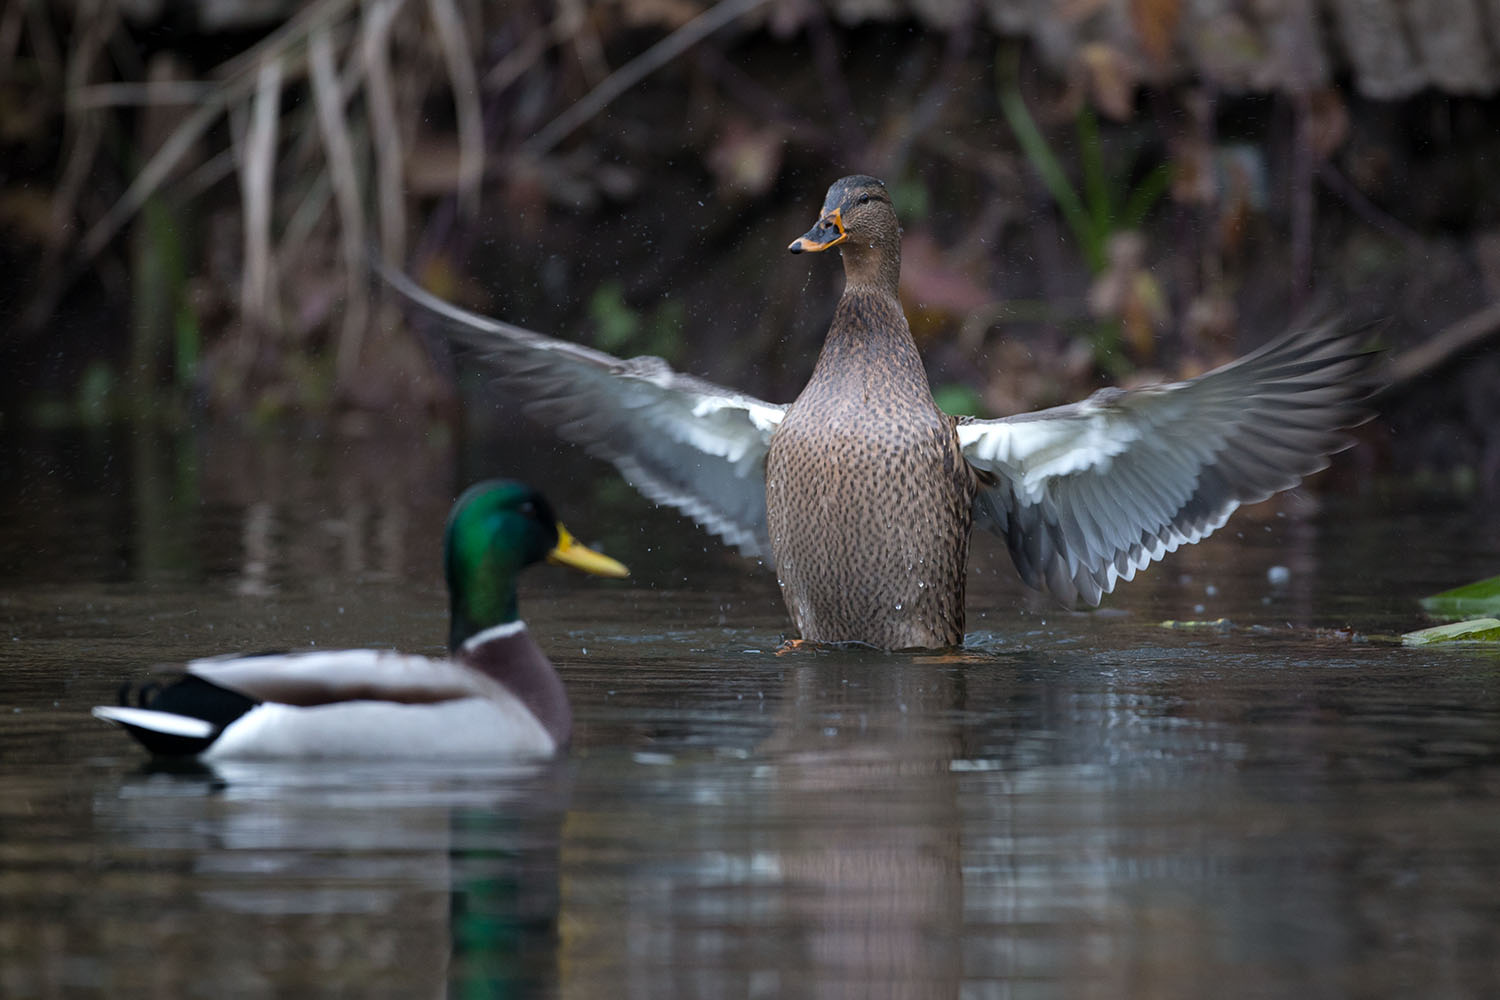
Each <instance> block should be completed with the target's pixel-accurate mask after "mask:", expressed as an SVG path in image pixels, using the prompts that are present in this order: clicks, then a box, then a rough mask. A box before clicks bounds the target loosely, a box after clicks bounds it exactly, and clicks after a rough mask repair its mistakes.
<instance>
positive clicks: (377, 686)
mask: <svg viewBox="0 0 1500 1000" xmlns="http://www.w3.org/2000/svg"><path fill="white" fill-rule="evenodd" d="M542 559H548V560H550V561H552V562H557V563H563V564H565V565H568V566H573V567H575V568H577V569H581V570H583V571H585V572H588V573H594V574H597V575H600V576H626V575H627V574H628V570H626V568H625V567H624V566H623V565H621V564H620V563H618V562H616V561H615V560H613V559H611V558H609V557H608V556H604V555H601V554H599V553H597V552H594V551H593V550H591V549H588V548H585V547H584V546H582V545H580V544H578V543H577V542H575V541H574V540H573V538H572V536H570V535H569V534H568V532H567V530H566V529H564V528H563V526H562V525H561V524H558V523H557V520H556V519H555V518H554V517H553V516H552V509H551V507H549V506H548V505H547V501H546V500H545V499H544V498H543V497H542V495H541V494H540V493H537V492H536V491H535V490H532V489H531V488H529V487H527V486H525V485H523V484H521V483H517V482H512V481H509V480H492V481H489V482H484V483H479V484H477V485H475V486H472V487H470V488H469V490H468V491H467V492H465V493H464V495H463V496H461V497H459V499H458V502H457V503H456V504H455V505H454V507H453V513H452V514H451V515H450V516H449V518H448V527H447V530H446V532H445V533H444V538H443V564H444V571H445V574H446V576H447V579H448V594H449V598H450V601H451V605H452V614H451V619H450V624H449V633H448V644H449V648H450V650H451V656H450V657H449V658H448V659H445V660H435V659H431V658H429V657H426V656H409V655H405V654H402V653H397V652H394V651H391V650H377V649H350V650H342V651H339V652H326V653H325V652H308V653H288V654H285V655H277V656H249V657H238V658H213V659H204V660H194V661H192V662H191V663H189V664H188V665H187V667H186V671H187V676H186V677H184V678H182V679H181V680H179V681H177V682H176V683H173V684H171V685H170V686H168V687H165V688H161V689H159V690H155V691H154V692H153V691H151V690H150V689H143V690H142V692H141V698H140V700H141V704H140V706H139V707H135V706H130V705H119V706H99V707H97V708H95V709H94V715H95V716H97V717H98V718H101V719H105V720H108V721H110V722H116V723H119V724H120V725H122V726H124V727H125V728H126V729H127V730H129V732H130V734H131V735H132V736H134V737H135V738H136V739H138V740H139V741H140V742H141V743H142V744H143V745H144V746H145V747H146V749H147V750H150V751H151V752H152V753H154V754H161V755H168V756H173V755H182V756H190V755H194V754H197V755H201V756H202V757H204V758H214V759H223V758H230V757H280V758H286V757H510V756H549V755H551V754H553V753H555V752H556V751H557V750H559V749H560V748H562V747H564V746H566V745H567V743H568V738H569V735H570V734H571V732H572V728H573V714H572V711H571V709H570V708H569V707H568V696H567V694H566V692H564V690H563V686H562V680H561V678H559V677H558V675H557V671H556V670H554V669H553V668H552V664H551V663H550V662H549V661H548V660H547V657H546V654H544V653H543V652H542V651H541V649H540V648H539V647H538V646H537V644H536V642H535V640H533V639H532V638H531V635H530V634H529V633H528V632H527V630H526V623H525V622H523V621H521V620H520V619H519V618H518V617H517V616H516V575H517V574H518V573H519V572H520V571H521V570H522V569H523V568H525V567H527V566H529V565H531V564H532V563H536V562H540V561H541V560H542Z"/></svg>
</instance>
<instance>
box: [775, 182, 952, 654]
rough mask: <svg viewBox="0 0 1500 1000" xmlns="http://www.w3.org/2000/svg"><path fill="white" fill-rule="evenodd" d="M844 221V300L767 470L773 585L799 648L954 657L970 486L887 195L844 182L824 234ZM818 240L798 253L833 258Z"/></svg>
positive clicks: (878, 188) (807, 240)
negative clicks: (933, 380)
mask: <svg viewBox="0 0 1500 1000" xmlns="http://www.w3.org/2000/svg"><path fill="white" fill-rule="evenodd" d="M861 198H865V199H867V200H865V201H863V202H861V200H860V199H861ZM835 210H838V211H839V222H840V223H841V224H842V227H843V231H844V233H845V234H846V236H845V237H844V238H842V239H841V240H839V242H838V243H837V245H838V247H839V249H840V250H841V251H842V252H843V256H844V272H845V288H844V294H843V297H842V298H841V299H840V300H839V303H838V307H837V308H836V309H835V311H834V314H833V323H832V325H831V326H830V327H829V330H828V336H827V339H826V341H825V342H824V344H823V352H822V354H821V355H820V356H819V358H818V364H817V367H816V368H815V369H814V370H813V374H812V378H811V379H810V380H809V381H808V384H807V386H806V388H804V389H803V390H802V394H801V395H800V396H798V397H797V400H796V402H794V403H793V404H792V405H791V407H790V408H789V409H788V410H787V412H786V416H785V417H784V418H783V419H782V421H781V425H780V426H779V427H778V428H777V430H776V432H775V433H774V434H773V435H772V437H771V445H770V450H769V452H768V454H767V456H766V517H767V523H768V527H769V529H770V538H771V548H772V551H773V552H774V553H775V557H776V573H777V578H778V580H779V582H780V584H781V592H782V595H783V597H784V598H785V599H786V604H787V609H788V610H789V611H790V612H791V615H792V620H793V621H794V622H795V623H796V625H797V628H798V630H799V631H800V632H801V634H802V637H803V638H804V639H811V640H814V641H818V642H840V641H845V640H859V641H862V642H867V643H871V644H873V645H876V646H881V647H884V648H887V649H899V648H904V647H910V646H949V645H956V644H958V643H960V642H961V641H962V640H963V633H964V568H965V565H966V564H967V561H968V551H969V529H970V526H971V524H972V520H973V515H972V504H973V499H974V492H975V488H976V483H975V476H974V473H973V471H972V470H971V469H970V468H969V466H968V464H967V463H966V462H965V461H964V458H963V454H962V452H961V450H960V448H959V443H958V436H957V434H956V433H955V430H954V419H953V418H952V417H950V416H948V415H947V414H945V413H943V412H942V411H941V410H939V409H938V407H937V404H936V403H934V402H933V400H932V390H931V388H930V387H929V386H928V383H927V373H926V370H925V369H924V368H923V367H922V359H921V357H920V356H919V355H918V354H917V347H916V344H915V343H913V341H912V337H911V330H910V328H909V327H908V326H907V323H906V316H905V314H904V313H903V312H902V310H901V303H900V300H899V299H898V298H897V284H898V282H899V279H900V273H901V231H900V228H899V226H898V225H897V222H896V216H895V213H894V211H893V210H892V209H891V204H890V200H889V198H888V197H887V196H886V193H885V188H884V185H882V184H881V183H880V182H879V181H876V180H874V179H873V178H868V177H852V178H846V179H845V180H843V181H840V182H839V184H836V185H835V186H834V188H833V189H832V190H830V191H829V195H828V201H827V202H826V203H825V204H824V212H823V216H824V219H825V220H827V219H828V218H829V217H830V214H831V213H833V212H834V211H835ZM820 225H822V223H820ZM817 233H818V229H817V228H815V229H814V230H813V231H812V232H810V233H809V234H808V236H806V237H803V239H802V240H799V241H798V244H794V249H796V250H799V251H800V250H804V249H821V248H822V247H823V246H827V245H832V244H830V243H827V242H825V241H823V240H820V239H817V238H816V236H815V234H817ZM830 233H831V234H834V235H836V234H837V230H830ZM799 244H800V245H799Z"/></svg>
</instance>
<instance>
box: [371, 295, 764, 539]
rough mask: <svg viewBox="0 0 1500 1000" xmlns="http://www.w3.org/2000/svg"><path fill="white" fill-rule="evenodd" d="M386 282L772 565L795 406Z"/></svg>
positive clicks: (597, 443)
mask: <svg viewBox="0 0 1500 1000" xmlns="http://www.w3.org/2000/svg"><path fill="white" fill-rule="evenodd" d="M381 274H382V275H383V276H384V277H385V280H386V281H387V282H389V283H390V284H391V285H392V286H393V287H394V288H396V289H397V290H398V291H400V292H401V293H402V294H403V295H405V296H406V297H407V298H409V299H411V300H412V301H413V302H415V303H416V304H417V305H420V306H422V307H423V308H424V309H426V310H428V311H429V312H431V313H432V314H433V315H435V316H437V317H438V318H440V319H441V320H442V321H443V325H444V331H445V332H446V333H447V334H448V336H450V337H452V338H453V339H454V340H458V341H460V342H462V343H464V344H467V345H469V346H472V347H474V348H476V349H478V351H479V353H480V357H481V358H482V359H483V360H484V361H486V362H488V363H489V364H490V365H491V366H492V367H493V369H494V371H495V373H496V375H497V376H498V377H499V378H500V380H501V381H502V382H503V383H504V384H505V385H506V386H507V387H508V388H510V389H511V390H513V391H514V392H516V393H517V394H518V395H519V396H520V397H521V398H522V399H524V400H525V401H526V412H527V413H528V414H529V415H530V416H532V417H533V418H535V419H536V420H538V421H539V422H541V423H543V424H546V425H547V426H549V427H551V428H552V429H553V430H554V431H556V432H557V433H558V434H559V435H561V436H562V437H564V438H566V439H567V440H569V441H572V442H574V443H576V444H580V445H582V446H583V447H584V448H586V449H588V451H589V452H590V453H592V454H593V455H595V456H597V457H599V458H604V459H608V460H609V461H611V462H613V463H614V464H615V467H616V468H618V469H619V470H620V472H621V474H623V475H624V477H625V478H626V480H627V481H629V483H630V484H631V485H632V486H634V487H635V488H636V489H638V490H640V491H641V492H642V493H643V494H645V495H646V497H647V498H649V499H651V500H653V501H655V502H656V503H659V504H666V505H668V506H671V507H676V508H677V509H678V510H681V511H682V512H683V513H685V514H687V515H688V516H689V517H691V518H692V519H693V520H694V521H697V522H698V523H699V524H700V525H702V526H703V527H704V528H706V529H707V530H709V531H710V532H712V533H713V534H715V535H718V536H719V537H721V538H723V539H724V540H725V541H726V542H728V543H730V544H731V545H736V546H738V547H739V549H740V551H741V552H743V553H745V554H746V555H748V556H758V557H760V558H763V559H765V560H767V561H768V562H769V560H770V557H771V546H770V541H769V538H768V535H767V532H766V483H765V465H766V449H767V448H768V447H769V446H770V442H771V433H772V431H774V430H775V429H776V425H777V424H778V423H780V422H781V417H782V415H783V414H784V413H785V412H786V407H785V406H778V405H775V404H772V403H765V402H762V401H761V400H758V399H755V398H753V397H751V396H746V395H743V394H741V393H737V392H734V391H733V390H730V389H726V388H723V387H722V386H717V385H714V384H713V383H712V382H706V381H704V380H702V379H698V378H693V377H692V376H690V375H683V374H681V373H680V372H676V371H673V370H672V368H671V367H670V366H669V365H668V364H667V363H666V362H665V361H663V360H662V359H661V358H655V357H639V358H629V359H621V358H616V357H614V356H613V355H609V354H605V353H604V352H602V351H596V350H593V349H592V348H588V347H584V346H583V345H581V344H574V343H571V342H569V341H566V340H557V339H554V338H552V337H547V336H543V335H542V334H539V333H534V332H532V331H530V330H526V329H523V328H521V327H519V326H514V325H512V324H510V323H504V322H501V321H500V320H496V319H490V318H489V317H486V316H481V315H479V314H477V313H472V312H469V311H468V310H466V309H460V308H459V307H458V306H455V305H453V304H452V303H449V302H444V301H443V300H442V299H440V298H438V297H437V296H435V295H433V294H431V293H430V292H427V291H425V290H424V289H422V288H419V287H418V286H417V285H416V284H415V283H413V282H412V281H411V279H410V278H408V277H406V276H405V275H403V274H399V273H397V272H393V271H390V270H388V269H385V268H382V269H381Z"/></svg>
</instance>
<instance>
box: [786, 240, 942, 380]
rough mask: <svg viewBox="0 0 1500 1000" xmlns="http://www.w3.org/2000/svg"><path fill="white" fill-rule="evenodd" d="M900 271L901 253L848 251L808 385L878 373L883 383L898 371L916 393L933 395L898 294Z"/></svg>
mask: <svg viewBox="0 0 1500 1000" xmlns="http://www.w3.org/2000/svg"><path fill="white" fill-rule="evenodd" d="M841 249H844V248H841ZM900 272H901V256H900V252H899V251H896V252H889V251H888V252H886V253H880V252H878V251H875V250H870V249H869V248H859V249H858V250H857V251H856V250H852V249H844V273H845V284H844V294H843V295H842V296H840V297H839V302H838V305H837V306H836V307H835V309H834V313H833V322H832V323H831V324H830V325H829V327H828V336H827V337H826V339H825V340H824V341H823V350H822V352H821V353H820V354H819V355H818V364H817V366H816V367H815V368H814V370H813V374H812V378H811V379H810V380H809V385H813V384H819V383H825V384H826V383H830V382H842V381H844V380H847V379H849V378H868V377H869V376H872V375H875V374H876V373H879V374H880V375H882V376H884V378H883V379H882V381H885V380H886V379H888V378H889V377H890V376H892V375H897V376H899V378H898V379H897V381H898V382H899V383H901V384H902V386H909V388H910V390H911V391H912V392H927V393H929V394H930V391H931V390H930V389H929V387H928V384H927V371H926V369H925V368H924V367H923V365H922V357H921V355H920V354H918V353H917V345H916V342H915V341H913V340H912V336H911V327H910V326H908V325H907V322H906V313H905V312H903V311H902V309H901V300H900V298H899V297H898V296H897V293H896V288H897V285H898V283H899V280H900Z"/></svg>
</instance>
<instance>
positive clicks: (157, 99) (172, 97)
mask: <svg viewBox="0 0 1500 1000" xmlns="http://www.w3.org/2000/svg"><path fill="white" fill-rule="evenodd" d="M220 86H222V85H221V84H216V83H203V82H201V81H198V80H172V81H170V82H161V83H157V82H152V83H118V82H116V83H96V84H92V85H90V86H85V87H78V88H69V90H68V110H69V111H93V110H96V109H98V108H134V107H145V106H148V105H165V104H197V103H199V102H200V101H202V100H203V99H204V98H205V97H207V96H208V95H209V94H211V93H212V92H213V91H214V90H216V89H218V88H219V87H220Z"/></svg>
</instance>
